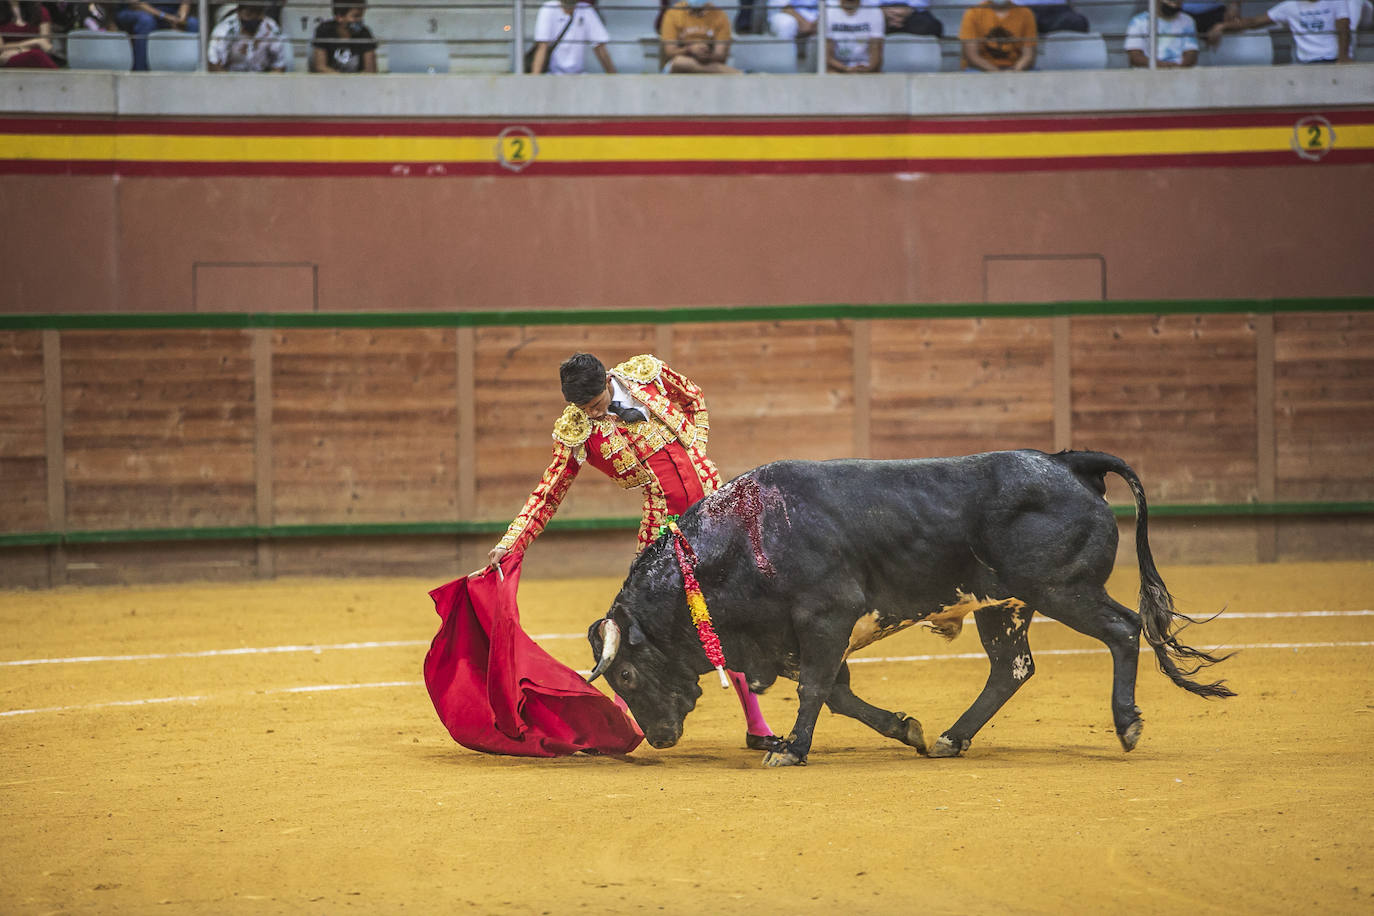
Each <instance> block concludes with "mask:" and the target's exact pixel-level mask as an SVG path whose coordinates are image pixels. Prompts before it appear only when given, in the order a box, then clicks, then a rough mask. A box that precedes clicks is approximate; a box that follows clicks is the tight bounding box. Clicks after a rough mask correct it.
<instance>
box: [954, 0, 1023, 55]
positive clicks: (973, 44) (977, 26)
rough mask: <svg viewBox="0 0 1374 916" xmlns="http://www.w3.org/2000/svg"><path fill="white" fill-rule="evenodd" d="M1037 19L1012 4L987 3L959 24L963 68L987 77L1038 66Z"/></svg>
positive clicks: (1004, 1) (985, 0)
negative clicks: (1036, 60)
mask: <svg viewBox="0 0 1374 916" xmlns="http://www.w3.org/2000/svg"><path fill="white" fill-rule="evenodd" d="M1036 37H1037V32H1036V28H1035V15H1034V14H1033V13H1031V11H1030V10H1029V9H1028V8H1026V7H1024V6H1017V5H1016V4H1015V3H1012V2H1011V0H983V2H982V3H980V4H978V5H977V6H971V7H969V8H968V10H967V11H965V13H964V18H963V20H962V21H961V22H960V23H959V41H960V43H961V44H962V45H963V56H964V60H963V66H964V69H965V70H968V69H974V70H980V71H983V72H986V73H997V72H999V71H1002V70H1029V69H1031V68H1032V67H1033V66H1035V39H1036Z"/></svg>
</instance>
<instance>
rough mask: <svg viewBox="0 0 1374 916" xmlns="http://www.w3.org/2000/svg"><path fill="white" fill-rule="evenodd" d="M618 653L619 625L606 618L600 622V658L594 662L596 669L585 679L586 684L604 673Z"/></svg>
mask: <svg viewBox="0 0 1374 916" xmlns="http://www.w3.org/2000/svg"><path fill="white" fill-rule="evenodd" d="M619 651H620V625H619V624H618V623H616V622H615V621H614V620H612V619H611V618H609V617H607V618H606V619H605V620H603V621H601V657H600V658H598V659H597V660H596V667H595V668H593V669H592V673H591V674H590V675H589V676H588V677H587V683H588V684H590V683H591V682H592V681H594V680H596V679H597V678H599V677H601V675H603V674H605V673H606V669H607V668H609V667H611V662H613V661H615V654H616V653H617V652H619Z"/></svg>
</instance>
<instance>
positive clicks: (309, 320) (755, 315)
mask: <svg viewBox="0 0 1374 916" xmlns="http://www.w3.org/2000/svg"><path fill="white" fill-rule="evenodd" d="M1364 311H1374V297H1371V296H1350V297H1342V298H1317V299H1122V300H1117V301H1106V302H1104V301H1101V300H1088V301H1082V302H951V303H938V302H935V303H908V304H895V305H874V304H853V303H850V304H844V303H833V304H824V305H777V306H771V305H770V306H731V307H700V308H686V307H684V308H661V309H652V308H643V309H569V310H567V311H551V310H550V311H472V312H290V313H280V314H272V313H256V312H222V313H208V312H206V313H202V312H167V313H165V314H151V313H137V314H99V315H13V314H10V315H0V330H7V331H29V330H32V331H36V330H57V331H113V330H199V329H205V328H448V327H453V328H464V327H474V328H475V327H528V326H535V325H557V324H565V325H588V324H616V323H619V324H682V323H686V322H701V323H705V322H728V321H826V320H839V319H850V320H860V319H884V318H1054V317H1059V316H1064V315H1070V316H1072V315H1085V316H1086V315H1219V314H1238V313H1239V314H1245V313H1254V314H1260V315H1268V314H1277V313H1282V312H1364Z"/></svg>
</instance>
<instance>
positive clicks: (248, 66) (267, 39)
mask: <svg viewBox="0 0 1374 916" xmlns="http://www.w3.org/2000/svg"><path fill="white" fill-rule="evenodd" d="M205 62H206V66H208V67H209V69H210V70H212V71H215V72H217V73H219V72H224V71H230V72H233V73H266V72H268V71H271V72H272V73H285V72H286V70H287V68H288V67H290V65H291V48H290V46H289V45H288V44H287V43H286V40H285V39H284V38H282V34H281V26H280V25H278V24H277V23H276V22H275V21H274V20H271V19H267V18H264V16H263V15H262V6H261V5H259V4H256V3H240V4H239V5H238V8H237V9H236V10H234V15H232V16H228V17H226V18H225V19H224V20H223V21H221V22H220V24H219V25H217V26H215V30H214V31H213V32H211V33H210V47H209V49H208V50H207V51H206V53H205Z"/></svg>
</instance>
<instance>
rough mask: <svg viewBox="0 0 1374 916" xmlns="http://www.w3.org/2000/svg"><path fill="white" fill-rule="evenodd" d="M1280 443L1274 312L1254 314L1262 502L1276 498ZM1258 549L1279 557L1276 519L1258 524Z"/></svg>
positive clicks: (1268, 557)
mask: <svg viewBox="0 0 1374 916" xmlns="http://www.w3.org/2000/svg"><path fill="white" fill-rule="evenodd" d="M1276 451H1277V444H1276V443H1275V441H1274V316H1273V315H1257V316H1255V456H1256V466H1255V474H1256V477H1257V481H1256V489H1257V491H1258V493H1259V499H1260V501H1261V502H1273V500H1274V494H1275V488H1276V473H1275V468H1276V464H1275V462H1276V458H1275V453H1276ZM1255 551H1256V554H1257V556H1258V559H1259V561H1260V562H1261V563H1273V562H1274V561H1275V560H1277V559H1278V555H1279V547H1278V529H1277V526H1276V525H1275V523H1274V522H1273V520H1271V519H1261V520H1259V521H1258V522H1257V523H1256V525H1255Z"/></svg>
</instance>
